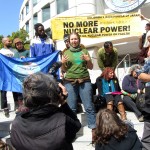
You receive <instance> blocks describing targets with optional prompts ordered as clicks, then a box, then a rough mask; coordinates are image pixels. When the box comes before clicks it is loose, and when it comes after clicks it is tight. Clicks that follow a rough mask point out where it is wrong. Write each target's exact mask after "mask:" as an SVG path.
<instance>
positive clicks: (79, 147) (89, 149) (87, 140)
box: [0, 92, 144, 150]
mask: <svg viewBox="0 0 150 150" xmlns="http://www.w3.org/2000/svg"><path fill="white" fill-rule="evenodd" d="M7 96H8V103H9V105H10V110H11V111H10V116H9V117H6V116H5V115H4V113H3V111H2V110H1V111H0V137H4V138H3V140H4V141H5V140H6V138H8V137H9V125H10V123H11V122H12V121H13V119H14V118H15V115H16V114H15V111H14V103H13V98H12V93H11V92H8V94H7ZM83 111H84V109H83ZM126 113H127V118H128V120H129V121H131V122H132V123H133V125H134V128H135V130H137V135H138V137H139V138H140V139H141V137H142V134H143V126H144V123H143V122H139V121H138V120H137V118H136V116H135V114H134V113H133V112H129V111H126ZM77 116H78V118H79V120H80V121H81V124H82V128H81V129H80V131H79V132H78V133H77V136H76V140H75V141H74V142H73V147H74V150H94V149H95V148H94V147H93V146H92V144H91V141H92V133H91V129H89V128H88V126H87V118H86V114H85V112H83V113H79V114H77ZM7 135H8V136H7Z"/></svg>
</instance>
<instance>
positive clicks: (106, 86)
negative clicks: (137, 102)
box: [102, 79, 116, 96]
mask: <svg viewBox="0 0 150 150" xmlns="http://www.w3.org/2000/svg"><path fill="white" fill-rule="evenodd" d="M109 85H110V88H111V90H110V88H109ZM102 88H103V92H102V96H104V95H105V93H108V92H115V91H116V90H115V86H114V82H113V80H110V82H108V81H107V80H105V79H102Z"/></svg>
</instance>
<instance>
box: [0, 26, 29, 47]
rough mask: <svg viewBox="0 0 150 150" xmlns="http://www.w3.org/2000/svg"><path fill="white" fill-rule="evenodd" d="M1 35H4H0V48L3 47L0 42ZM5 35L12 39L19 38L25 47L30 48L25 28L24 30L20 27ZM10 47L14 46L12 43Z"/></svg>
mask: <svg viewBox="0 0 150 150" xmlns="http://www.w3.org/2000/svg"><path fill="white" fill-rule="evenodd" d="M3 37H4V36H3V35H0V49H1V48H2V47H3V44H2V38H3ZM7 37H9V38H10V39H11V40H12V41H13V40H14V39H15V38H20V39H21V40H22V41H23V42H24V47H25V49H29V48H30V41H29V40H28V38H29V35H28V33H27V32H26V30H24V29H20V30H18V31H16V32H12V34H11V35H8V36H7ZM12 47H13V48H14V45H13V44H12Z"/></svg>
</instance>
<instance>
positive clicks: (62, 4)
mask: <svg viewBox="0 0 150 150" xmlns="http://www.w3.org/2000/svg"><path fill="white" fill-rule="evenodd" d="M56 3H57V14H60V13H62V12H64V11H66V10H68V0H65V1H63V0H56Z"/></svg>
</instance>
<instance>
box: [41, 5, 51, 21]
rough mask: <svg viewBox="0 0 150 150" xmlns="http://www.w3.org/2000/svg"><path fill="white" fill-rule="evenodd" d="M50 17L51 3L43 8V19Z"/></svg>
mask: <svg viewBox="0 0 150 150" xmlns="http://www.w3.org/2000/svg"><path fill="white" fill-rule="evenodd" d="M48 19H50V5H46V6H45V7H43V8H42V21H43V22H45V21H46V20H48Z"/></svg>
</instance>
